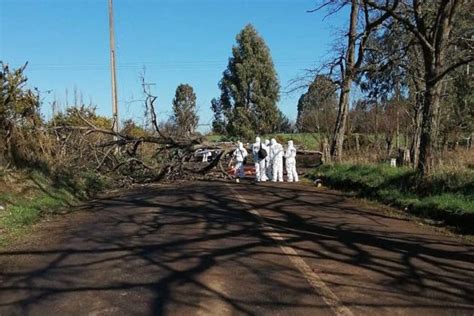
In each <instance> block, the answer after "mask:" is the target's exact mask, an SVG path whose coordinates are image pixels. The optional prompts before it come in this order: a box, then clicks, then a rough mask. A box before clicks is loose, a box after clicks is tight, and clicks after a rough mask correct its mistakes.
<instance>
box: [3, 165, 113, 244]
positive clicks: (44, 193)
mask: <svg viewBox="0 0 474 316" xmlns="http://www.w3.org/2000/svg"><path fill="white" fill-rule="evenodd" d="M9 176H10V180H9V181H0V185H2V188H1V190H0V205H2V206H3V207H4V210H2V211H0V245H2V244H3V245H4V244H6V243H8V242H9V241H10V240H11V239H12V238H15V237H17V236H20V235H22V234H23V233H26V232H28V230H29V227H30V226H31V225H32V224H35V223H36V222H38V221H39V220H40V219H41V218H42V217H44V216H46V215H52V214H55V213H57V212H58V210H61V209H63V208H65V207H71V206H74V205H77V204H78V203H79V202H80V201H81V200H83V199H85V198H87V197H89V196H91V195H92V194H94V193H96V192H98V191H100V190H101V189H103V188H104V187H105V182H104V181H103V180H101V179H100V178H98V177H97V176H94V175H92V174H81V175H76V176H75V177H72V176H71V175H66V174H61V175H55V176H52V175H46V174H44V173H42V172H39V171H36V170H28V171H18V172H15V173H14V174H13V175H9ZM2 177H6V175H3V176H0V180H5V179H2ZM12 178H13V179H14V180H13V181H12V180H11V179H12Z"/></svg>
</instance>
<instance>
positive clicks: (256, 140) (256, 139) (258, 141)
mask: <svg viewBox="0 0 474 316" xmlns="http://www.w3.org/2000/svg"><path fill="white" fill-rule="evenodd" d="M255 142H256V143H258V144H259V143H260V137H258V136H257V137H255Z"/></svg>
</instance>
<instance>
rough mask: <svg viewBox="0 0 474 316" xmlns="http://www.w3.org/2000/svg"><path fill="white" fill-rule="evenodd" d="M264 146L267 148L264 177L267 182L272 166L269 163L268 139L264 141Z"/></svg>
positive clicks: (270, 176)
mask: <svg viewBox="0 0 474 316" xmlns="http://www.w3.org/2000/svg"><path fill="white" fill-rule="evenodd" d="M265 146H266V148H267V157H265V175H266V176H267V180H268V179H271V178H272V164H271V162H270V148H271V144H270V141H269V140H268V139H265Z"/></svg>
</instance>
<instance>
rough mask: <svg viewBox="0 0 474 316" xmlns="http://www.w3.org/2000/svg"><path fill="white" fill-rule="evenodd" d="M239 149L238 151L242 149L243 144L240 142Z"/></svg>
mask: <svg viewBox="0 0 474 316" xmlns="http://www.w3.org/2000/svg"><path fill="white" fill-rule="evenodd" d="M239 149H240V150H242V149H244V144H242V143H241V142H239Z"/></svg>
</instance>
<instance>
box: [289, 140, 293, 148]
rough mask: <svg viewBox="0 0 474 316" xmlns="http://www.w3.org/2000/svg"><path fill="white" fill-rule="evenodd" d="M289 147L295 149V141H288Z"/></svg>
mask: <svg viewBox="0 0 474 316" xmlns="http://www.w3.org/2000/svg"><path fill="white" fill-rule="evenodd" d="M288 147H290V148H293V147H294V146H293V141H292V140H289V141H288Z"/></svg>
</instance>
